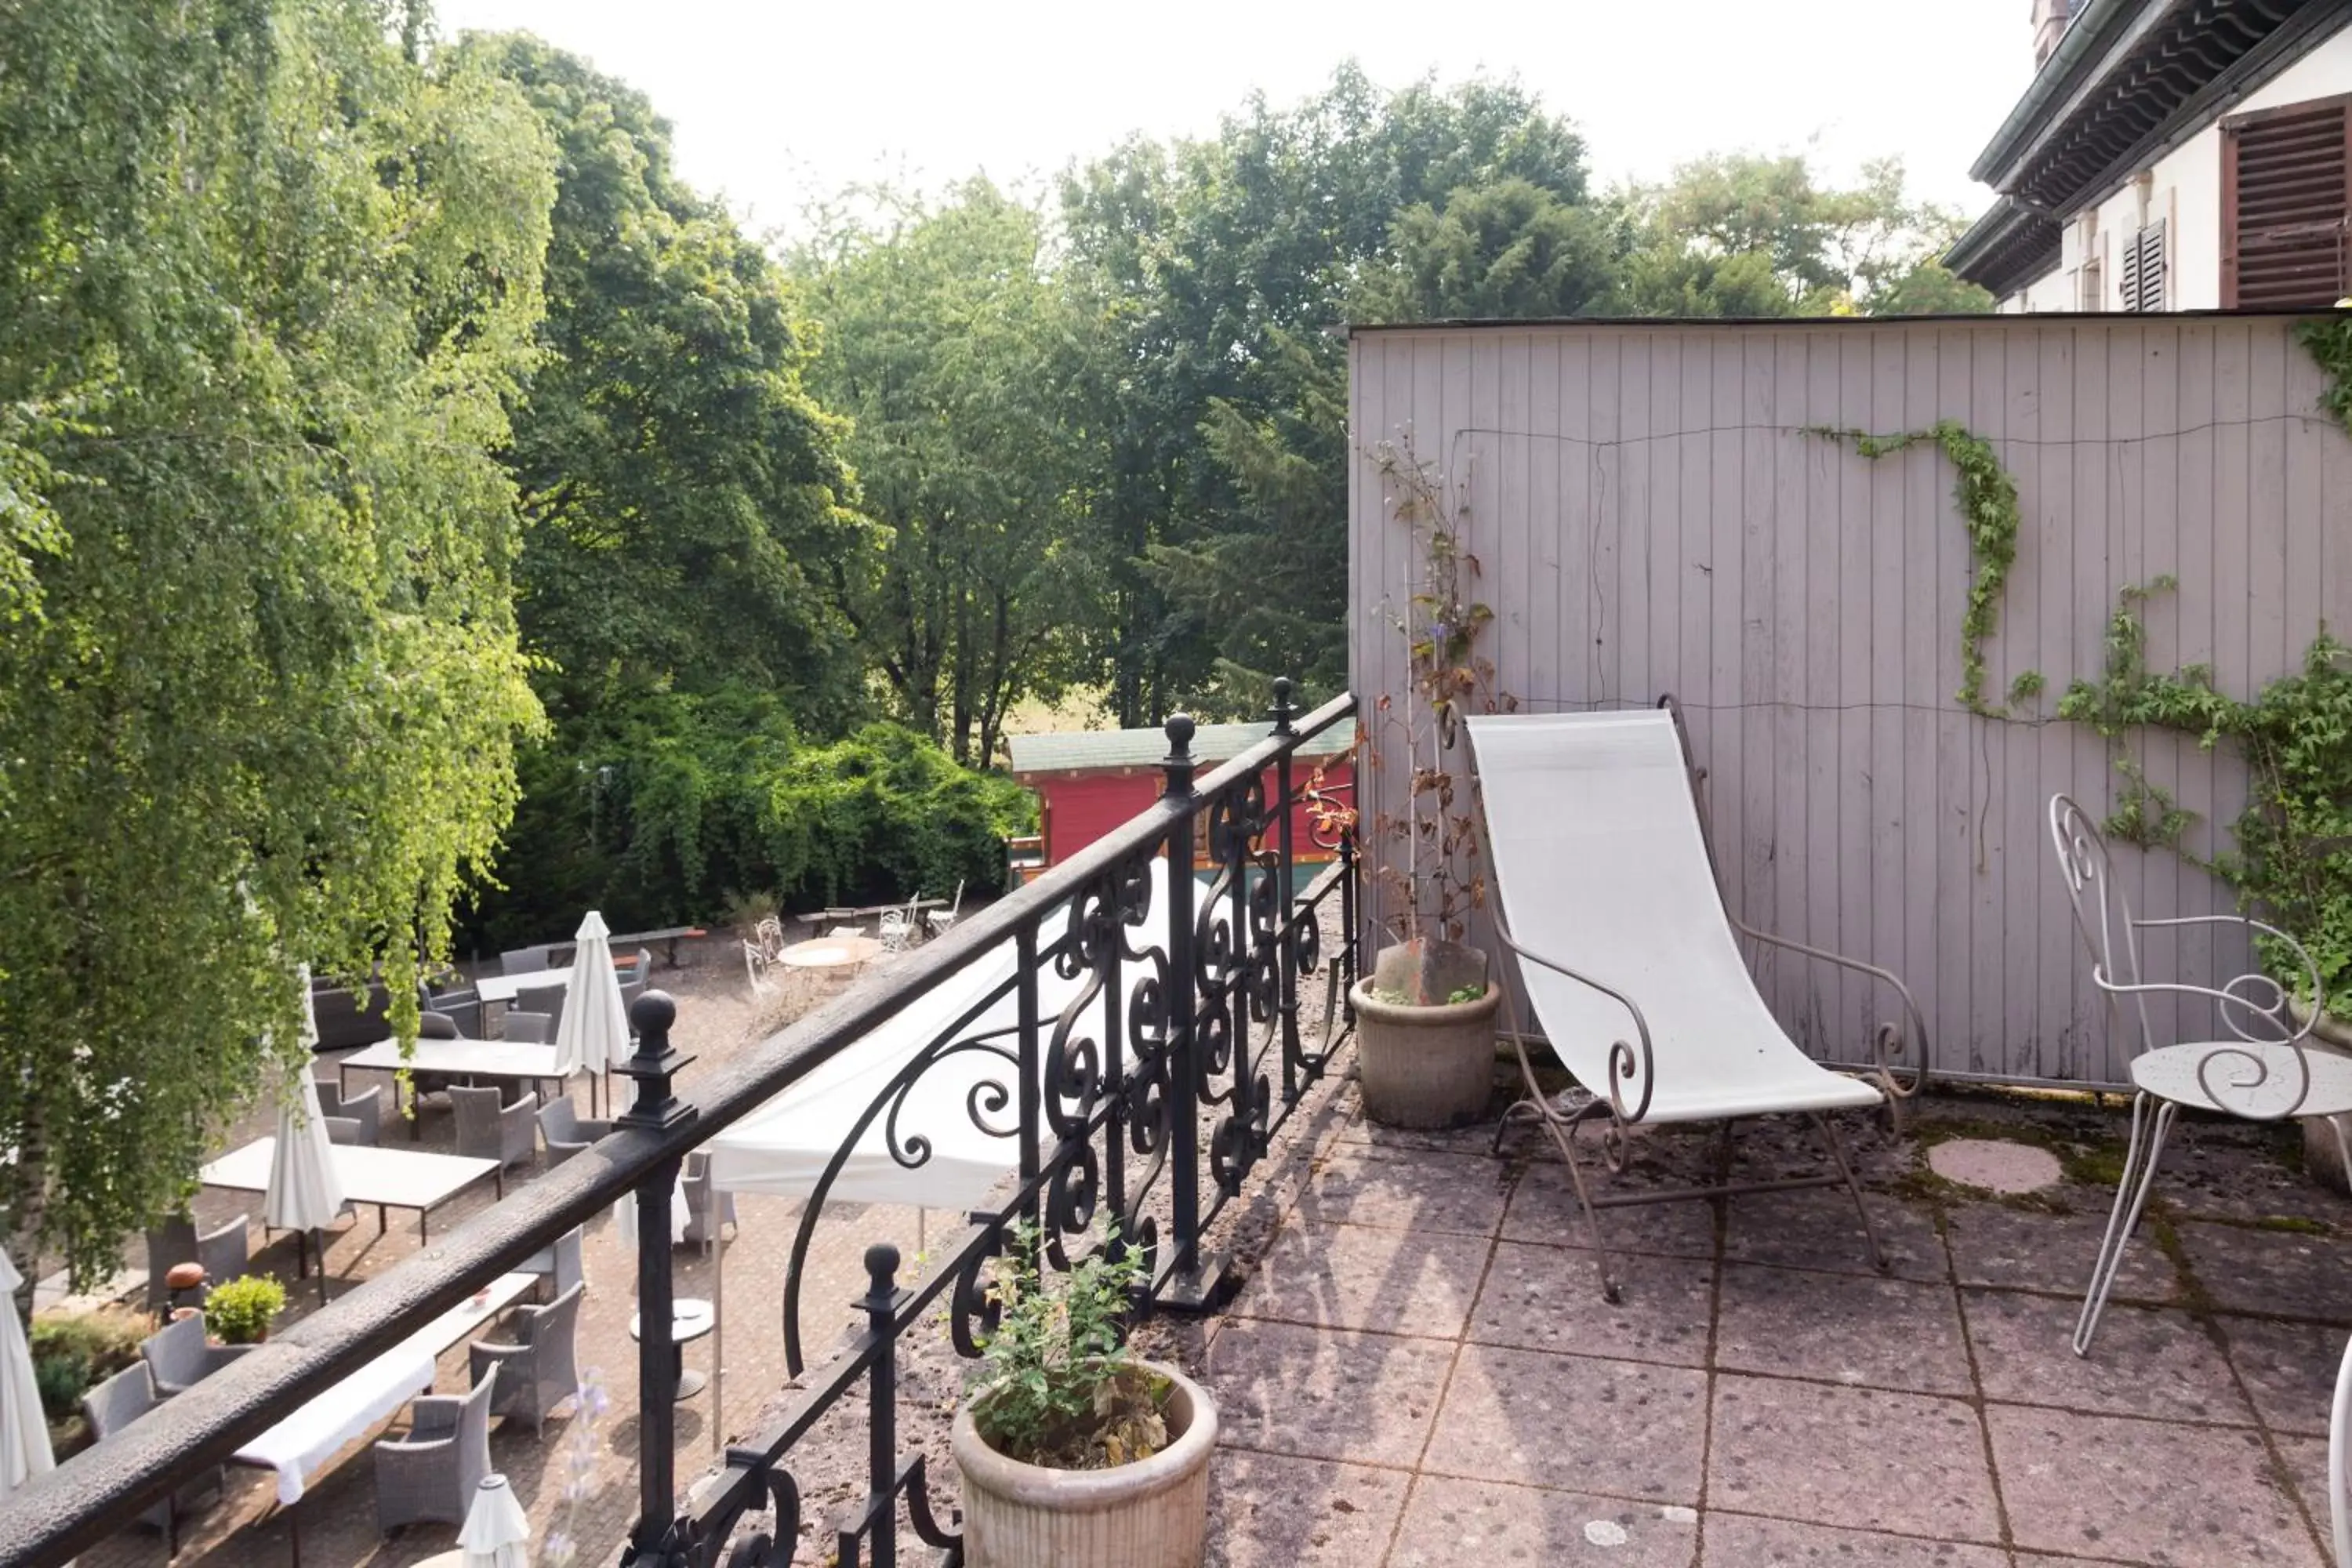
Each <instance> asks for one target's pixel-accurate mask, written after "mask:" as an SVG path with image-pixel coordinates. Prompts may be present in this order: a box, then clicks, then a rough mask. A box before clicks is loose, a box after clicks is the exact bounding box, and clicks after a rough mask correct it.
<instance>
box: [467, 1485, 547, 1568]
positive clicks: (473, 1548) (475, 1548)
mask: <svg viewBox="0 0 2352 1568" xmlns="http://www.w3.org/2000/svg"><path fill="white" fill-rule="evenodd" d="M527 1542H530V1516H529V1515H527V1514H525V1513H524V1512H523V1510H522V1503H521V1502H520V1500H518V1499H517V1498H516V1497H515V1495H514V1488H512V1487H510V1486H509V1485H507V1479H506V1477H504V1476H499V1475H489V1476H484V1477H483V1478H482V1484H481V1485H480V1486H479V1487H478V1488H476V1489H475V1490H474V1502H473V1506H472V1507H470V1508H468V1509H467V1510H466V1522H465V1525H464V1527H463V1528H462V1529H460V1530H459V1531H457V1547H458V1550H459V1552H461V1553H462V1554H463V1555H461V1556H460V1557H459V1559H458V1562H459V1563H460V1564H461V1568H530V1557H529V1556H527V1555H526V1554H525V1550H524V1548H525V1545H526V1543H527Z"/></svg>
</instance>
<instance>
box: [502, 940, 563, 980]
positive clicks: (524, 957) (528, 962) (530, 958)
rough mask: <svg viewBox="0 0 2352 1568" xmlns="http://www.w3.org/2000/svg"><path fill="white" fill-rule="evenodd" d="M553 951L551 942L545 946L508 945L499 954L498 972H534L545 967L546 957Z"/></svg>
mask: <svg viewBox="0 0 2352 1568" xmlns="http://www.w3.org/2000/svg"><path fill="white" fill-rule="evenodd" d="M553 952H555V948H554V945H553V944H552V943H550V944H549V945H547V946H545V947H510V948H509V949H507V951H506V952H502V953H500V954H499V973H501V974H531V973H537V972H538V971H540V970H542V969H545V968H546V967H547V961H548V958H549V956H550V955H551V954H552V953H553Z"/></svg>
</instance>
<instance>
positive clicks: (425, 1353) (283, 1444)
mask: <svg viewBox="0 0 2352 1568" xmlns="http://www.w3.org/2000/svg"><path fill="white" fill-rule="evenodd" d="M536 1283H538V1281H537V1279H536V1278H535V1277H534V1276H531V1275H529V1274H501V1275H500V1276H499V1278H498V1279H495V1280H493V1281H491V1283H490V1288H489V1291H488V1294H487V1295H486V1296H484V1297H483V1298H482V1300H480V1301H479V1302H476V1301H475V1300H472V1299H470V1298H469V1299H468V1300H464V1301H461V1302H459V1303H458V1304H457V1306H455V1307H452V1308H451V1309H449V1310H447V1311H446V1312H444V1313H442V1314H441V1316H439V1317H437V1318H436V1319H434V1320H433V1321H431V1322H430V1323H427V1324H425V1327H423V1328H421V1329H419V1330H417V1331H416V1332H415V1333H414V1334H411V1335H410V1336H409V1337H408V1338H406V1339H404V1340H403V1341H401V1342H400V1343H398V1344H396V1345H394V1346H393V1348H392V1349H390V1350H388V1351H386V1352H383V1354H382V1355H380V1356H378V1357H376V1358H375V1359H374V1360H373V1361H372V1362H370V1363H367V1364H366V1365H365V1366H362V1367H361V1368H360V1369H359V1370H358V1371H357V1372H354V1373H351V1374H350V1375H349V1376H347V1377H345V1378H343V1379H342V1381H341V1382H340V1383H337V1384H334V1385H333V1386H331V1387H330V1388H329V1389H327V1391H326V1392H325V1393H323V1394H318V1395H316V1396H315V1397H313V1398H311V1399H310V1400H307V1401H305V1402H304V1403H303V1405H301V1406H300V1407H299V1408H298V1409H297V1410H296V1411H295V1412H294V1413H293V1414H292V1415H289V1416H287V1417H286V1418H285V1419H284V1420H282V1421H280V1422H278V1425H277V1426H272V1427H271V1428H269V1430H268V1431H267V1432H264V1433H262V1434H261V1435H260V1436H257V1437H256V1438H254V1439H253V1441H251V1442H250V1443H247V1445H246V1446H245V1447H242V1448H239V1449H238V1450H237V1451H236V1455H235V1456H234V1457H235V1458H236V1462H237V1463H238V1464H240V1465H254V1466H257V1467H259V1468H263V1469H269V1470H276V1471H277V1472H278V1504H279V1506H280V1507H284V1508H291V1507H292V1506H294V1504H295V1503H297V1502H299V1501H300V1500H301V1498H302V1493H303V1490H304V1489H305V1488H307V1487H308V1486H309V1485H310V1478H311V1477H313V1476H315V1475H317V1474H318V1473H319V1471H320V1469H321V1468H324V1467H325V1465H326V1463H327V1461H328V1460H330V1459H331V1458H334V1457H335V1456H336V1455H337V1454H338V1453H340V1452H341V1451H342V1449H343V1447H344V1446H345V1445H347V1444H349V1443H350V1442H351V1441H352V1439H353V1438H355V1437H358V1436H360V1435H361V1434H362V1433H364V1432H366V1431H368V1430H369V1429H370V1428H372V1427H373V1426H375V1425H376V1423H377V1422H379V1421H382V1420H383V1419H385V1418H386V1417H387V1416H390V1415H393V1414H394V1412H396V1411H398V1410H399V1409H400V1407H401V1406H402V1405H405V1404H407V1403H408V1401H409V1400H410V1398H411V1397H413V1396H414V1395H415V1394H425V1393H429V1392H431V1390H432V1387H433V1371H434V1363H435V1362H436V1361H437V1360H438V1359H439V1358H440V1355H441V1352H443V1351H445V1350H447V1349H448V1348H449V1347H450V1346H451V1345H453V1344H456V1343H457V1342H458V1341H460V1340H465V1339H470V1338H471V1337H472V1336H473V1333H474V1331H475V1330H477V1329H478V1328H480V1327H481V1326H482V1325H483V1324H484V1323H487V1322H488V1321H490V1320H491V1319H492V1318H494V1317H496V1316H497V1315H498V1314H499V1313H500V1312H502V1311H504V1310H506V1309H507V1308H508V1307H509V1306H511V1305H513V1304H514V1302H515V1301H517V1300H520V1298H521V1297H522V1296H523V1295H524V1293H526V1292H527V1291H529V1290H530V1289H531V1287H532V1286H533V1285H535V1284H536Z"/></svg>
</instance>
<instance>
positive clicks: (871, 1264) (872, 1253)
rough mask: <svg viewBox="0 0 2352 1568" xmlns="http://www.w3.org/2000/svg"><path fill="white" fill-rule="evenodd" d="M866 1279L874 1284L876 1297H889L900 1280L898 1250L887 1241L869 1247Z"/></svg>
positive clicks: (867, 1250)
mask: <svg viewBox="0 0 2352 1568" xmlns="http://www.w3.org/2000/svg"><path fill="white" fill-rule="evenodd" d="M866 1279H869V1280H870V1281H872V1282H873V1287H874V1294H875V1295H877V1296H887V1295H889V1294H890V1291H891V1289H892V1287H893V1286H894V1285H896V1284H897V1282H898V1248H897V1247H893V1246H891V1245H890V1244H889V1243H888V1242H887V1241H877V1242H876V1243H875V1244H874V1245H873V1246H871V1247H867V1248H866Z"/></svg>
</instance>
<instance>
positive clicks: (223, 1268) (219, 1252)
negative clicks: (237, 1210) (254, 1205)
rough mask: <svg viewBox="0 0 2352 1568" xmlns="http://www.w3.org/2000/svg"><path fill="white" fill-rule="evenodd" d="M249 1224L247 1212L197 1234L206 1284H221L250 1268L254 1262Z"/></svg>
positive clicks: (197, 1248) (197, 1255)
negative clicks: (248, 1231) (217, 1226)
mask: <svg viewBox="0 0 2352 1568" xmlns="http://www.w3.org/2000/svg"><path fill="white" fill-rule="evenodd" d="M248 1223H249V1221H248V1219H247V1216H246V1215H237V1216H236V1218H235V1219H233V1220H231V1221H229V1222H228V1223H227V1224H226V1225H225V1226H221V1227H220V1228H219V1229H218V1230H215V1231H210V1232H207V1233H206V1234H205V1235H203V1236H200V1237H196V1261H197V1262H199V1263H201V1264H203V1265H204V1266H205V1283H206V1284H207V1285H217V1284H219V1283H221V1282H222V1281H223V1280H225V1279H236V1277H237V1276H238V1275H240V1274H243V1273H244V1272H245V1271H246V1266H247V1264H249V1263H251V1262H252V1261H253V1248H252V1246H251V1243H250V1241H249V1239H248V1237H247V1225H248Z"/></svg>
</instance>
